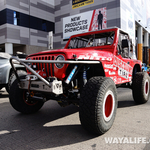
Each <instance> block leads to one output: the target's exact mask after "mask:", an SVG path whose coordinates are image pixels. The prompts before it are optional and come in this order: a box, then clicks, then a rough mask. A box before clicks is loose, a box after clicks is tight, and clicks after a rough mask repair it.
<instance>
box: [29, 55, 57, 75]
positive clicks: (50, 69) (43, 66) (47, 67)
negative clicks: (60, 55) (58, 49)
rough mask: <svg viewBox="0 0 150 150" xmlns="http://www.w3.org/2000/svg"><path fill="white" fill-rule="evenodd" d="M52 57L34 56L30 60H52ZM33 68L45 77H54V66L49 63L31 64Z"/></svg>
mask: <svg viewBox="0 0 150 150" xmlns="http://www.w3.org/2000/svg"><path fill="white" fill-rule="evenodd" d="M54 59H55V58H54V56H34V57H32V60H54ZM32 66H33V68H36V70H42V71H44V72H46V75H47V76H48V77H49V76H54V64H50V63H33V64H32Z"/></svg>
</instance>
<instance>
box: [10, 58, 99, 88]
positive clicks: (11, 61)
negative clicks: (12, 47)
mask: <svg viewBox="0 0 150 150" xmlns="http://www.w3.org/2000/svg"><path fill="white" fill-rule="evenodd" d="M13 60H16V61H17V62H16V61H13ZM9 61H10V64H11V66H12V69H13V71H14V73H15V75H16V78H17V80H18V82H19V83H20V79H19V76H18V74H17V71H16V68H15V66H14V64H16V63H17V64H18V63H19V64H21V65H23V66H25V67H26V68H27V69H28V70H29V71H30V72H31V73H32V74H34V75H35V76H37V77H38V78H39V79H40V80H41V81H43V82H44V83H45V84H46V85H48V86H49V87H50V86H51V85H50V83H49V82H48V81H47V80H45V79H44V78H43V77H41V76H40V75H39V74H38V73H37V72H36V71H34V70H33V69H32V68H31V67H29V66H28V65H27V64H26V63H54V64H55V63H62V64H100V61H84V60H83V61H78V60H77V61H76V60H72V61H56V60H20V59H19V58H18V57H15V56H12V57H11V58H10V60H9Z"/></svg>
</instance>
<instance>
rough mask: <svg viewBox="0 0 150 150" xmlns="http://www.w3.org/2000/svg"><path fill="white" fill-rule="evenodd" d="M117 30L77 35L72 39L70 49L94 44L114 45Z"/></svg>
mask: <svg viewBox="0 0 150 150" xmlns="http://www.w3.org/2000/svg"><path fill="white" fill-rule="evenodd" d="M114 35H115V32H105V33H99V34H90V35H86V36H80V37H75V38H72V39H71V40H70V43H69V46H68V48H69V49H74V48H85V47H94V46H104V45H112V44H113V41H114Z"/></svg>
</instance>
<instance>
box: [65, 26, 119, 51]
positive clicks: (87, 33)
mask: <svg viewBox="0 0 150 150" xmlns="http://www.w3.org/2000/svg"><path fill="white" fill-rule="evenodd" d="M117 31H118V28H113V29H105V30H99V31H92V32H86V33H82V34H77V35H73V36H71V37H70V39H69V41H68V42H67V44H66V46H65V48H66V49H80V48H83V49H84V48H89V47H78V48H77V47H76V48H70V47H69V44H70V42H71V41H72V39H73V38H79V37H84V36H85V37H86V36H95V35H102V34H106V33H111V32H112V33H113V34H114V36H113V37H114V38H113V41H112V43H111V44H109V45H99V46H98V45H93V46H92V47H91V48H99V47H102V46H105V47H106V46H113V44H114V43H115V42H116V37H117ZM105 38H106V36H105Z"/></svg>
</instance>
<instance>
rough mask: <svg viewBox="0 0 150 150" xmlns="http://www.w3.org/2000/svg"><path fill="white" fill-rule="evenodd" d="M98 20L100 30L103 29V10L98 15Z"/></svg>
mask: <svg viewBox="0 0 150 150" xmlns="http://www.w3.org/2000/svg"><path fill="white" fill-rule="evenodd" d="M97 22H98V30H100V29H103V27H102V25H103V14H102V13H101V11H99V15H98V17H97Z"/></svg>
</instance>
